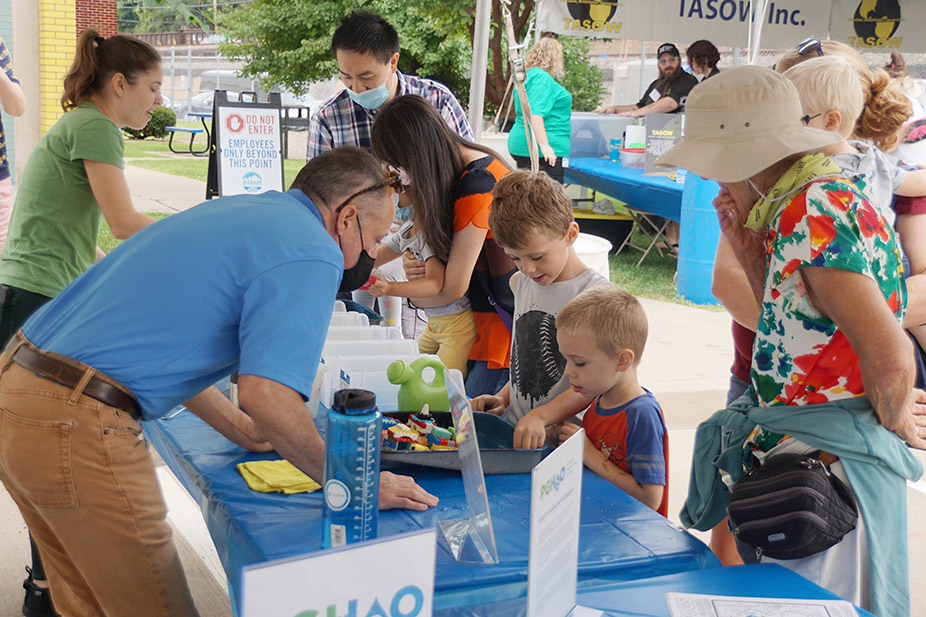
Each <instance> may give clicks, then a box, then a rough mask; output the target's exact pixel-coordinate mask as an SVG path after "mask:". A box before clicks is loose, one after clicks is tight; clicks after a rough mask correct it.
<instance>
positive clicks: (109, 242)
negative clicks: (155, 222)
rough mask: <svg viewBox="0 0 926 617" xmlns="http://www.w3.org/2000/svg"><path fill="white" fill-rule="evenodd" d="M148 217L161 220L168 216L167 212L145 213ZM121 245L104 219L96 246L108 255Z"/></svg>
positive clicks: (120, 241)
mask: <svg viewBox="0 0 926 617" xmlns="http://www.w3.org/2000/svg"><path fill="white" fill-rule="evenodd" d="M145 214H147V215H148V216H150V217H151V218H155V219H163V218H167V217H168V216H170V214H169V213H168V212H145ZM121 243H122V240H119V239H117V238H116V237H115V236H114V235H113V232H112V230H110V228H109V224H108V223H107V222H106V219H105V218H104V219H103V224H102V225H101V226H100V237H99V239H98V240H97V244H98V245H99V247H100V248H101V249H103V252H104V253H109V252H110V251H111V250H113V249H114V248H116V247H117V246H119V245H120V244H121Z"/></svg>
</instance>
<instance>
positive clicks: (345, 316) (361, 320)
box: [329, 302, 370, 327]
mask: <svg viewBox="0 0 926 617" xmlns="http://www.w3.org/2000/svg"><path fill="white" fill-rule="evenodd" d="M343 305H344V303H343V302H342V303H341V306H343ZM369 325H370V318H369V317H367V316H366V315H364V314H363V313H355V312H354V311H351V312H347V311H343V312H334V313H332V314H331V321H330V322H329V327H330V326H369Z"/></svg>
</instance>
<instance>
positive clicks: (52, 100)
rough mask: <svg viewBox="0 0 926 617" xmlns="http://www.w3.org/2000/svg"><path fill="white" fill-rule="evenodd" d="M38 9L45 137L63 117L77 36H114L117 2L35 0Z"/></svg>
mask: <svg viewBox="0 0 926 617" xmlns="http://www.w3.org/2000/svg"><path fill="white" fill-rule="evenodd" d="M3 1H5V0H0V2H3ZM38 8H39V11H38V13H39V63H40V66H41V77H40V80H41V91H42V94H41V98H42V100H41V114H42V117H41V131H42V133H45V132H46V131H48V129H50V128H51V126H52V125H53V124H54V123H55V122H56V121H57V120H58V118H60V117H61V114H62V113H63V111H62V110H61V92H62V84H63V82H64V76H65V74H66V73H67V71H68V69H69V68H70V66H71V62H72V61H73V59H74V49H75V43H76V41H77V35H79V34H80V33H81V32H82V31H83V30H85V29H86V28H91V27H92V28H96V29H97V30H99V32H100V34H101V35H102V36H112V35H114V34H116V0H38Z"/></svg>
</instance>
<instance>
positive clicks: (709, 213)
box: [678, 173, 720, 304]
mask: <svg viewBox="0 0 926 617" xmlns="http://www.w3.org/2000/svg"><path fill="white" fill-rule="evenodd" d="M719 191H720V185H718V184H717V183H716V182H714V181H713V180H702V179H701V177H700V176H698V175H697V174H693V173H690V174H687V176H686V178H685V188H684V190H683V191H682V220H681V231H680V232H679V254H678V293H679V295H680V296H682V297H683V298H685V299H686V300H689V301H690V302H694V303H695V304H720V303H719V302H718V301H717V299H716V298H714V296H713V295H711V278H712V274H713V270H714V255H715V253H716V252H717V241H718V240H719V239H720V224H719V223H718V222H717V212H716V210H714V206H713V204H712V202H713V200H714V198H715V197H717V193H718V192H719Z"/></svg>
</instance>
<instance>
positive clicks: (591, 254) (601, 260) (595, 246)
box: [573, 233, 612, 281]
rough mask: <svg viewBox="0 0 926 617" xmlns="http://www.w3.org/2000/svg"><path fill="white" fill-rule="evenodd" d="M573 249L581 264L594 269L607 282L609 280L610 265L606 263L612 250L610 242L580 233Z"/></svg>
mask: <svg viewBox="0 0 926 617" xmlns="http://www.w3.org/2000/svg"><path fill="white" fill-rule="evenodd" d="M573 248H575V251H576V254H577V255H578V256H579V259H581V260H582V263H584V264H585V265H586V266H588V267H589V268H594V269H595V270H597V271H598V273H599V274H601V276H603V277H605V278H606V279H608V280H609V281H610V280H611V265H610V263H609V262H608V253H609V252H610V251H611V248H612V247H611V243H610V242H608V241H607V240H605V239H604V238H599V237H598V236H593V235H591V234H585V233H580V234H579V237H578V238H576V241H575V244H573Z"/></svg>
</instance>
